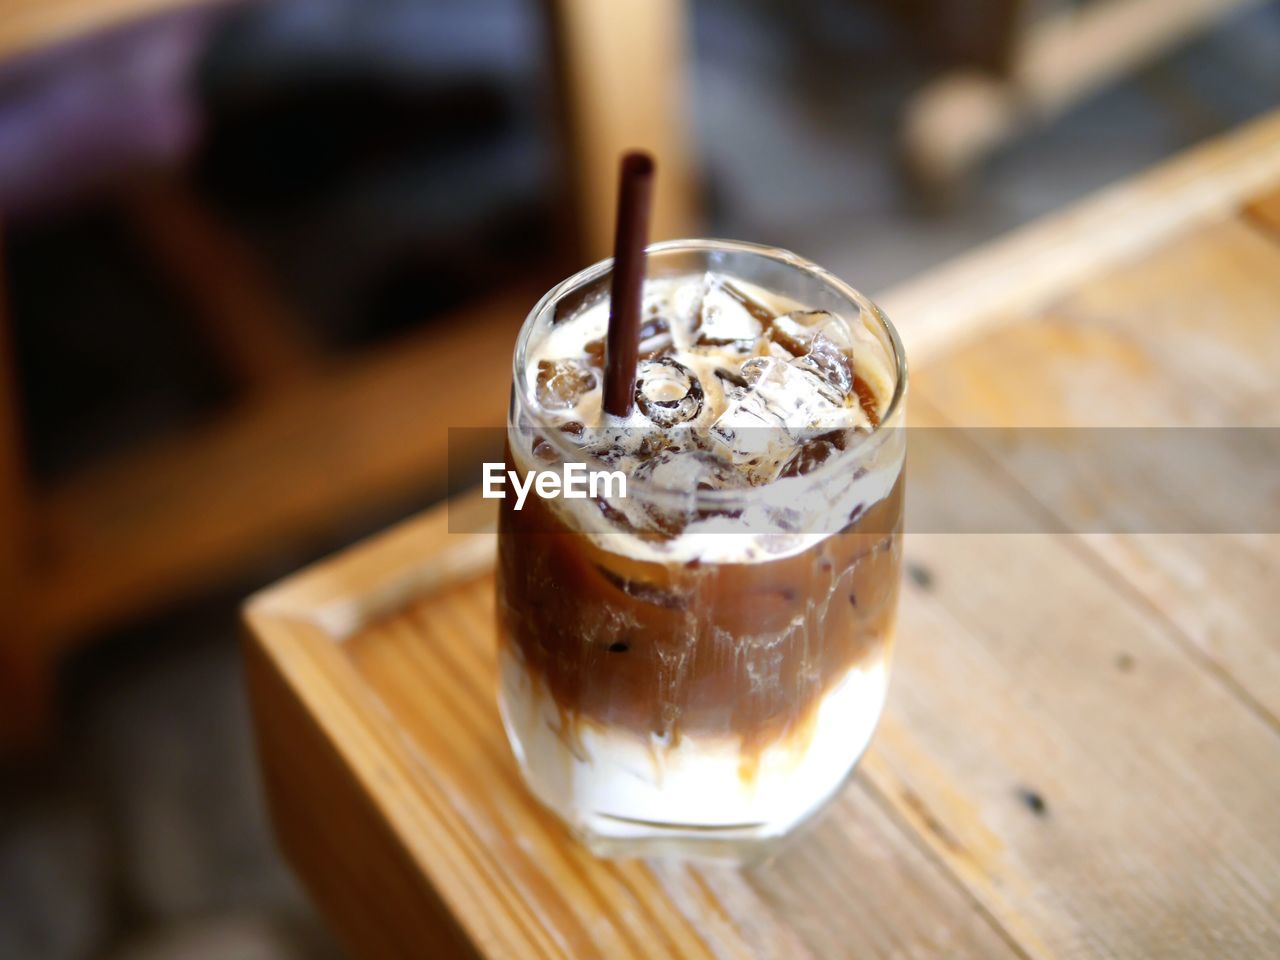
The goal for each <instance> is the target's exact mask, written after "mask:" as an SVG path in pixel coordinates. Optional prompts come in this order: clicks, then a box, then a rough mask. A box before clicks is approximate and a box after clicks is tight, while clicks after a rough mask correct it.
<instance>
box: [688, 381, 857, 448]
mask: <svg viewBox="0 0 1280 960" xmlns="http://www.w3.org/2000/svg"><path fill="white" fill-rule="evenodd" d="M740 373H741V377H742V379H743V380H744V381H745V382H746V384H747V386H746V388H745V389H743V388H732V389H729V390H726V391H725V399H726V401H727V404H728V405H727V407H726V408H725V411H724V413H722V414H721V415H720V417H719V418H718V419H717V420H716V422H715V423H714V424H713V425H712V427H711V431H710V434H711V437H712V439H713V441H714V442H715V443H716V444H717V445H718V446H719V448H720V449H721V450H722V451H723V452H724V454H725V455H726V456H727V457H729V459H731V460H732V461H733V462H734V463H739V464H740V463H744V462H749V461H752V460H755V459H757V458H761V457H766V456H767V457H770V458H773V457H783V456H789V455H790V451H791V449H792V448H793V447H794V446H795V445H796V444H797V443H798V442H801V441H803V440H806V439H808V438H809V437H810V436H812V434H813V431H814V430H818V431H827V430H832V429H836V428H839V427H847V426H848V425H849V419H850V410H849V408H848V406H847V404H846V403H845V401H844V398H843V397H841V396H840V395H839V393H838V392H837V391H836V390H834V389H833V388H832V386H831V385H830V384H829V383H828V382H827V381H826V380H825V379H824V378H823V377H822V376H820V375H819V374H818V373H817V372H815V371H814V370H811V369H805V368H803V367H800V366H797V361H795V360H780V359H778V358H777V357H753V358H752V359H751V360H748V361H747V362H746V363H744V364H743V365H742V369H741V371H740Z"/></svg>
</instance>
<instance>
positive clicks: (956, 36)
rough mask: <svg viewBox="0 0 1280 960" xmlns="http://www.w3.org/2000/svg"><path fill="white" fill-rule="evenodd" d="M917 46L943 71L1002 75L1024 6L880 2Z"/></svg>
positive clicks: (987, 0) (1015, 0)
mask: <svg viewBox="0 0 1280 960" xmlns="http://www.w3.org/2000/svg"><path fill="white" fill-rule="evenodd" d="M881 5H882V6H883V7H884V8H885V10H886V11H887V12H888V13H890V14H892V15H894V17H895V18H896V19H897V20H898V21H899V22H901V23H902V24H903V25H904V26H905V27H906V28H907V30H908V31H909V33H910V35H911V36H912V37H913V38H914V40H915V42H916V45H917V46H918V47H919V48H920V49H922V50H923V51H925V52H926V53H927V54H929V56H930V57H931V58H932V59H933V60H935V61H936V62H938V63H939V64H941V65H943V66H945V67H948V68H957V67H958V68H968V69H978V70H985V71H987V72H989V73H995V74H1002V73H1005V72H1006V71H1007V70H1008V69H1009V67H1010V64H1011V62H1012V59H1013V52H1014V44H1015V43H1016V41H1017V37H1018V30H1019V28H1020V27H1021V25H1022V16H1023V13H1024V12H1025V8H1026V7H1027V5H1028V4H1027V0H964V2H955V0H884V2H882V4H881Z"/></svg>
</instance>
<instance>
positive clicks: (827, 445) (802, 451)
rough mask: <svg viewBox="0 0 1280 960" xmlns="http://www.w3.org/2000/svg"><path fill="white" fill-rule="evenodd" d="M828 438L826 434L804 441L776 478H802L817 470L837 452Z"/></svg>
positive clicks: (833, 443) (834, 445)
mask: <svg viewBox="0 0 1280 960" xmlns="http://www.w3.org/2000/svg"><path fill="white" fill-rule="evenodd" d="M829 437H830V435H829V434H828V435H826V436H822V437H815V438H814V439H812V440H806V441H805V442H804V443H803V444H801V446H800V448H799V449H798V450H796V452H795V453H794V454H792V455H791V459H790V460H788V461H787V462H786V463H785V464H784V465H783V467H782V471H781V472H780V473H779V474H778V476H780V477H803V476H804V475H805V474H806V473H810V472H812V471H814V470H817V469H818V467H820V466H822V465H823V464H824V463H826V462H827V461H828V460H830V459H831V458H832V457H834V456H835V455H836V453H837V452H838V450H839V448H838V447H837V446H836V444H835V442H833V441H832V440H831V439H829Z"/></svg>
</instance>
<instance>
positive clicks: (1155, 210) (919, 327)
mask: <svg viewBox="0 0 1280 960" xmlns="http://www.w3.org/2000/svg"><path fill="white" fill-rule="evenodd" d="M1278 182H1280V113H1272V114H1268V115H1267V116H1265V117H1263V118H1262V119H1260V120H1258V121H1256V122H1254V123H1252V124H1250V125H1249V126H1246V127H1244V128H1242V129H1240V130H1238V131H1234V132H1232V133H1230V134H1228V135H1227V136H1225V137H1220V138H1217V139H1214V140H1212V141H1210V142H1209V143H1207V144H1205V145H1203V146H1201V147H1197V148H1196V149H1194V150H1191V151H1189V152H1188V153H1186V154H1182V155H1179V156H1177V157H1175V158H1173V159H1172V160H1169V161H1168V162H1167V163H1164V164H1162V165H1161V166H1159V167H1156V168H1155V169H1154V170H1151V171H1149V172H1147V173H1144V174H1142V175H1140V176H1138V177H1135V178H1133V179H1131V180H1126V181H1124V182H1122V183H1120V184H1118V185H1116V186H1114V187H1111V188H1109V189H1106V190H1103V191H1102V192H1100V193H1098V194H1096V195H1094V196H1092V197H1090V198H1088V199H1086V200H1084V201H1082V202H1081V203H1079V204H1076V205H1074V206H1072V207H1069V208H1067V209H1066V210H1064V211H1062V212H1061V213H1055V214H1051V215H1050V216H1047V217H1044V218H1042V219H1040V220H1037V221H1035V222H1034V223H1032V224H1030V225H1028V226H1026V227H1024V228H1022V229H1020V230H1015V231H1013V232H1012V233H1010V234H1008V235H1007V236H1005V237H1002V238H1000V239H998V240H996V241H994V242H992V243H990V244H986V245H984V246H983V247H981V248H979V249H978V250H976V251H974V252H973V253H971V254H968V255H965V256H962V257H958V258H956V259H955V260H952V261H949V262H948V263H946V264H944V265H943V266H941V267H939V268H937V269H935V270H931V271H928V272H927V273H925V274H924V275H923V276H921V277H919V278H917V279H914V280H912V281H910V282H908V283H905V284H902V285H901V286H898V287H895V288H893V289H892V290H889V291H888V292H886V293H884V294H883V295H881V296H878V297H877V298H876V301H877V302H878V303H879V304H880V305H881V306H882V307H883V308H884V309H885V311H886V312H887V313H888V314H889V316H890V317H892V318H893V320H894V323H895V324H896V325H897V326H898V329H899V332H900V333H901V334H902V338H903V342H904V343H905V344H906V346H907V355H908V356H910V357H911V360H912V363H913V364H915V365H916V366H917V367H919V366H920V365H922V364H925V363H928V362H929V361H930V360H931V359H934V358H936V357H938V356H940V355H941V354H942V353H944V352H946V351H947V350H949V349H950V348H951V347H952V346H953V345H958V344H959V343H962V342H964V341H966V340H972V339H976V338H977V337H980V336H982V335H983V334H984V333H986V332H987V331H988V330H990V329H992V328H993V327H996V326H1000V325H1002V324H1006V323H1010V322H1014V321H1017V320H1019V319H1022V318H1024V317H1026V316H1028V315H1029V314H1030V313H1033V312H1035V311H1037V310H1040V309H1042V308H1043V307H1044V306H1045V305H1046V304H1048V303H1049V302H1051V301H1053V300H1055V299H1057V298H1059V297H1061V296H1063V295H1064V294H1065V293H1067V292H1068V291H1070V290H1071V289H1072V288H1073V287H1074V286H1075V285H1078V284H1080V283H1083V282H1084V281H1086V280H1087V279H1088V278H1089V277H1090V276H1092V275H1094V274H1096V273H1098V272H1099V271H1102V270H1108V269H1113V268H1116V267H1119V266H1122V265H1123V264H1124V263H1125V262H1127V261H1129V260H1132V259H1135V258H1137V257H1140V256H1141V255H1142V254H1143V253H1145V252H1146V251H1148V250H1150V249H1151V248H1152V247H1155V246H1158V245H1160V244H1161V243H1163V242H1165V241H1167V240H1168V239H1169V238H1170V237H1171V236H1173V235H1175V234H1177V233H1178V232H1180V231H1185V230H1188V229H1190V228H1192V227H1193V226H1195V225H1196V224H1199V223H1204V222H1206V221H1211V220H1215V219H1224V218H1226V217H1228V216H1230V215H1233V214H1234V213H1235V212H1236V210H1237V209H1238V208H1239V206H1240V205H1241V204H1242V203H1244V202H1245V201H1246V200H1247V199H1249V198H1251V197H1253V196H1255V195H1256V194H1258V193H1259V192H1260V191H1264V190H1266V189H1267V188H1268V187H1272V186H1274V184H1276V183H1278Z"/></svg>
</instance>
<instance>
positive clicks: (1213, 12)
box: [892, 0, 1263, 195]
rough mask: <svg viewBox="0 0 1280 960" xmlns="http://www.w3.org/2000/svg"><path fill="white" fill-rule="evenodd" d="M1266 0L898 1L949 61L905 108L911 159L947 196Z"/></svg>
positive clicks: (923, 178) (926, 181)
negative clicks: (1018, 141) (1078, 108)
mask: <svg viewBox="0 0 1280 960" xmlns="http://www.w3.org/2000/svg"><path fill="white" fill-rule="evenodd" d="M1261 2H1263V0H1083V2H1075V0H1072V2H1056V3H1042V2H1041V3H1038V2H1035V0H962V2H961V0H908V2H905V3H901V4H896V3H895V4H893V5H892V8H893V9H895V10H896V11H897V12H898V13H899V15H901V16H906V17H907V18H908V22H909V23H910V24H911V25H912V27H913V30H914V31H915V33H916V36H917V38H918V39H919V40H921V42H922V43H923V44H924V45H925V46H926V47H929V48H931V49H933V50H934V51H935V52H941V53H942V54H943V57H944V59H946V60H948V61H950V63H951V67H950V68H949V69H947V70H946V71H945V72H944V73H943V74H942V75H940V76H939V77H938V78H937V79H935V80H933V81H932V82H931V83H929V84H928V85H927V86H926V87H925V88H924V89H922V90H920V91H919V92H918V93H916V94H915V96H914V97H913V98H912V99H911V101H910V103H909V104H908V106H907V108H906V110H905V112H904V114H903V120H902V129H901V137H902V146H903V152H904V158H905V162H906V163H907V165H908V167H909V170H910V172H911V173H912V174H913V175H914V176H915V177H916V179H917V180H918V181H919V182H920V183H921V184H923V185H924V186H926V187H929V188H932V190H933V191H934V192H935V193H937V194H942V195H945V194H946V193H949V192H951V191H952V190H954V189H955V188H956V187H957V186H958V185H959V184H961V183H962V182H963V180H964V178H965V177H966V176H967V175H968V174H969V173H970V172H971V171H972V170H973V169H974V168H975V167H976V166H977V165H978V164H980V163H981V162H982V160H983V159H984V158H985V157H987V156H989V155H990V154H991V153H992V152H993V151H995V150H996V149H998V148H999V147H1000V146H1002V145H1004V144H1006V143H1008V142H1009V141H1011V140H1013V139H1015V138H1016V137H1018V136H1019V135H1021V134H1022V133H1024V132H1026V131H1028V130H1031V129H1034V128H1035V127H1036V126H1039V125H1042V124H1045V123H1048V122H1049V121H1051V120H1052V119H1053V118H1054V117H1057V116H1059V115H1060V114H1062V113H1064V112H1065V111H1066V110H1068V109H1069V108H1070V107H1072V106H1073V105H1075V104H1076V103H1079V102H1080V101H1081V100H1083V99H1084V98H1085V97H1087V96H1089V95H1090V94H1092V93H1094V92H1096V91H1097V90H1099V89H1100V88H1102V87H1104V86H1106V85H1107V84H1108V83H1112V82H1114V81H1115V80H1117V79H1119V78H1120V77H1121V76H1123V75H1124V74H1126V73H1128V72H1130V71H1132V70H1135V69H1137V68H1138V67H1139V66H1140V65H1142V64H1144V63H1147V62H1149V61H1151V60H1153V59H1155V58H1156V57H1158V56H1159V55H1160V54H1162V53H1164V52H1165V51H1167V50H1169V49H1170V48H1172V47H1174V46H1176V45H1177V44H1178V43H1181V42H1184V41H1186V40H1188V39H1189V38H1190V37H1192V36H1193V35H1195V34H1196V33H1198V32H1201V31H1204V30H1207V29H1209V28H1210V27H1212V26H1213V25H1214V24H1215V23H1216V22H1218V21H1219V20H1220V19H1221V18H1223V17H1224V16H1226V15H1228V14H1230V13H1232V12H1234V11H1236V10H1239V9H1242V8H1244V7H1246V6H1250V5H1258V4H1260V3H1261ZM1046 7H1047V8H1048V9H1047V10H1045V9H1044V8H1046Z"/></svg>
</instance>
